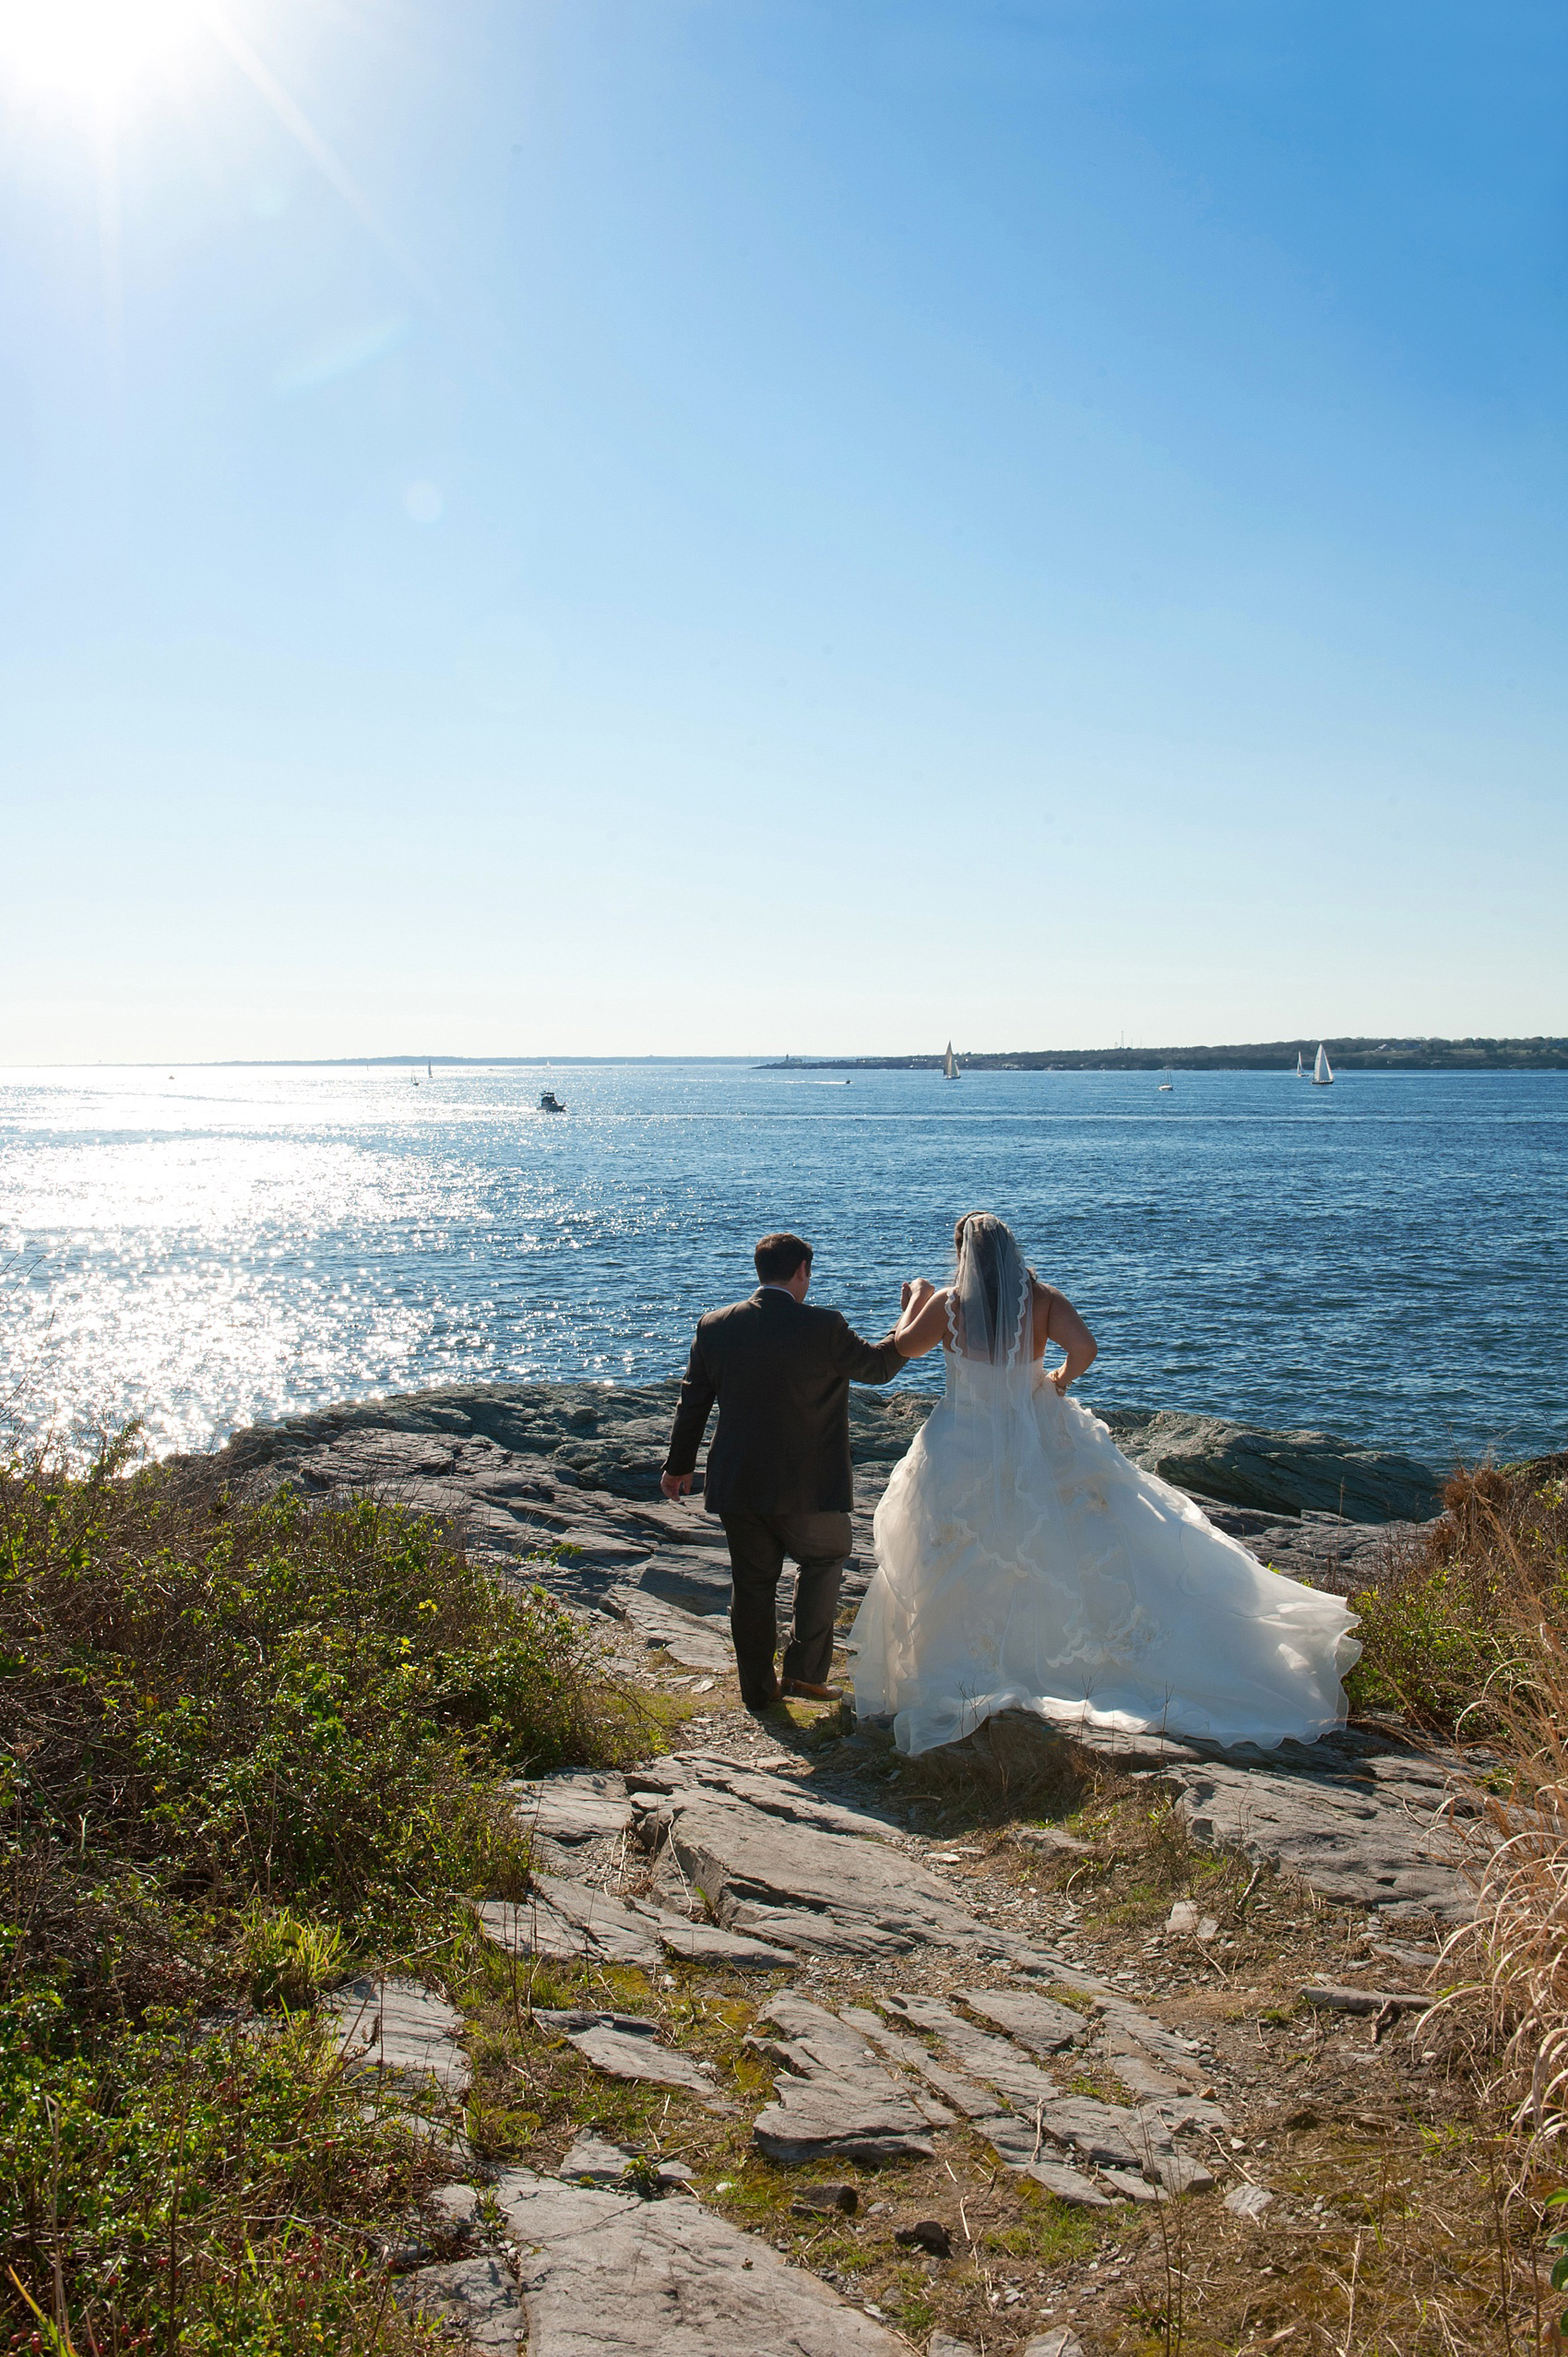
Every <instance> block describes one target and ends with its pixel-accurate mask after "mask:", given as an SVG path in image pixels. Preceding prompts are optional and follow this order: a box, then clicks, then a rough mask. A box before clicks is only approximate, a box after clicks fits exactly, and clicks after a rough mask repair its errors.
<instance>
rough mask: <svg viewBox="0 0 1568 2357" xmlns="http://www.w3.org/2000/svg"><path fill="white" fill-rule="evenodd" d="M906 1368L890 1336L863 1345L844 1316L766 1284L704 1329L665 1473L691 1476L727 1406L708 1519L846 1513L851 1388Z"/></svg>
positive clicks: (711, 1473)
mask: <svg viewBox="0 0 1568 2357" xmlns="http://www.w3.org/2000/svg"><path fill="white" fill-rule="evenodd" d="M905 1364H906V1361H905V1359H904V1356H903V1353H902V1352H901V1351H900V1350H899V1349H898V1347H897V1343H896V1342H894V1340H893V1339H892V1338H891V1336H889V1337H888V1339H886V1340H885V1341H884V1342H864V1341H862V1340H861V1337H860V1336H859V1335H858V1334H857V1333H856V1332H855V1331H854V1329H853V1328H852V1327H850V1325H849V1321H848V1320H847V1319H846V1318H845V1317H843V1316H842V1315H840V1313H839V1312H838V1311H837V1310H836V1309H818V1308H817V1307H816V1306H815V1304H814V1303H811V1302H798V1301H796V1300H795V1298H794V1296H793V1295H792V1294H790V1293H785V1292H779V1291H778V1288H777V1287H772V1286H759V1287H758V1288H757V1291H756V1292H754V1294H753V1295H752V1297H751V1299H750V1300H749V1301H744V1302H732V1303H731V1305H730V1307H729V1308H728V1309H716V1310H710V1311H709V1312H708V1315H707V1316H706V1317H705V1318H704V1319H703V1321H702V1323H701V1325H700V1326H699V1327H697V1332H696V1339H695V1342H694V1343H693V1344H692V1355H691V1358H690V1359H689V1360H688V1362H687V1364H686V1373H685V1376H684V1379H683V1382H682V1385H681V1397H680V1399H679V1401H678V1403H677V1405H676V1409H675V1427H674V1430H673V1432H672V1433H671V1435H670V1454H669V1457H668V1458H666V1460H665V1466H664V1470H665V1471H666V1472H667V1473H689V1472H691V1470H693V1468H694V1467H695V1464H696V1461H697V1450H698V1448H699V1447H700V1446H701V1445H702V1436H703V1433H704V1430H705V1429H706V1427H707V1415H708V1410H709V1409H710V1408H711V1407H712V1405H713V1403H714V1401H715V1400H716V1399H717V1400H718V1402H719V1429H718V1431H717V1432H716V1433H715V1434H714V1435H713V1446H712V1447H711V1448H710V1449H709V1450H708V1453H707V1481H706V1482H705V1485H704V1499H703V1502H704V1504H705V1505H706V1506H707V1510H708V1512H709V1513H710V1514H729V1513H746V1512H749V1513H752V1514H848V1513H849V1509H850V1507H851V1506H852V1504H853V1502H854V1494H853V1489H852V1486H851V1480H852V1477H851V1474H850V1470H849V1386H850V1384H851V1383H886V1382H888V1381H889V1380H890V1379H891V1378H892V1377H893V1376H894V1375H897V1372H898V1370H899V1368H900V1367H901V1366H903V1365H905Z"/></svg>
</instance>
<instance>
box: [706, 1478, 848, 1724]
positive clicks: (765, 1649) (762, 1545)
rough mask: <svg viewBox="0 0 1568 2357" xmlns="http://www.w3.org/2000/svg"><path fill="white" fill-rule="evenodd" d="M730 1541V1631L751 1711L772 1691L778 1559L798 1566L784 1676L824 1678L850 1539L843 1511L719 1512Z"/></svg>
mask: <svg viewBox="0 0 1568 2357" xmlns="http://www.w3.org/2000/svg"><path fill="white" fill-rule="evenodd" d="M720 1520H721V1521H722V1522H723V1525H724V1535H725V1537H726V1538H727V1539H728V1540H729V1542H730V1570H731V1582H732V1585H731V1598H730V1631H731V1636H732V1637H733V1638H734V1640H735V1666H736V1668H737V1670H738V1671H739V1673H740V1678H741V1698H742V1701H743V1702H744V1703H745V1705H746V1707H747V1708H748V1709H752V1710H757V1709H760V1708H763V1706H764V1705H765V1704H766V1703H767V1702H769V1701H771V1700H772V1697H773V1683H774V1673H773V1657H774V1653H775V1650H776V1649H777V1646H778V1621H777V1615H776V1613H775V1608H774V1600H775V1596H776V1593H777V1590H778V1577H779V1574H780V1573H781V1572H782V1570H783V1568H784V1558H785V1556H786V1555H790V1556H792V1557H793V1558H794V1560H795V1562H796V1564H797V1565H799V1570H798V1572H797V1575H796V1579H795V1616H794V1617H795V1625H794V1630H793V1633H792V1635H791V1637H790V1642H789V1644H788V1645H787V1646H786V1647H785V1649H784V1662H783V1675H784V1676H785V1677H786V1678H800V1679H802V1681H803V1682H804V1683H805V1684H807V1685H814V1686H819V1685H826V1683H827V1679H828V1674H829V1673H830V1672H831V1670H832V1668H833V1631H834V1628H835V1625H837V1618H838V1583H839V1579H840V1577H841V1575H842V1573H843V1569H844V1563H845V1559H846V1557H847V1556H848V1554H849V1548H850V1545H851V1542H852V1539H851V1532H850V1529H849V1516H848V1515H847V1514H747V1513H733V1514H726V1515H722V1516H721V1517H720Z"/></svg>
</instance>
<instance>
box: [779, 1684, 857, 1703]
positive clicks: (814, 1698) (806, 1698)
mask: <svg viewBox="0 0 1568 2357" xmlns="http://www.w3.org/2000/svg"><path fill="white" fill-rule="evenodd" d="M781 1691H782V1692H783V1693H785V1694H790V1695H793V1696H795V1698H796V1699H797V1701H800V1702H842V1701H843V1699H844V1697H843V1696H842V1694H841V1693H840V1692H839V1690H838V1688H837V1686H814V1685H809V1684H807V1682H806V1680H805V1679H804V1678H786V1679H785V1681H784V1684H783V1686H782V1689H781Z"/></svg>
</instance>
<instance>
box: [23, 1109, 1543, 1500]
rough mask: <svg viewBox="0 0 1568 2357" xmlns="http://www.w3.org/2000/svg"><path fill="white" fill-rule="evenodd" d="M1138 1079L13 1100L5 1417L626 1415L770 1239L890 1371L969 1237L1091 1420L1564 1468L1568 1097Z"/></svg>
mask: <svg viewBox="0 0 1568 2357" xmlns="http://www.w3.org/2000/svg"><path fill="white" fill-rule="evenodd" d="M1159 1077H1160V1076H1159V1075H1158V1074H1156V1073H1152V1072H1151V1073H974V1072H970V1073H966V1074H965V1075H964V1077H962V1079H960V1080H958V1081H956V1082H946V1081H944V1080H943V1079H942V1078H941V1077H940V1076H939V1075H938V1074H935V1073H905V1072H889V1073H857V1074H856V1075H855V1076H854V1077H853V1080H852V1083H851V1084H850V1085H849V1086H846V1085H845V1083H844V1081H843V1079H842V1077H838V1076H833V1075H829V1074H826V1073H817V1074H811V1073H805V1072H802V1071H799V1070H796V1071H788V1072H767V1071H764V1070H759V1069H757V1068H756V1067H754V1066H753V1065H744V1064H728V1063H724V1064H719V1063H694V1064H656V1065H649V1064H631V1065H602V1064H601V1065H570V1064H556V1065H552V1066H545V1065H539V1066H530V1067H527V1068H506V1067H503V1068H497V1069H469V1068H463V1067H446V1068H445V1069H444V1068H443V1067H441V1066H440V1065H437V1066H436V1068H435V1072H434V1077H432V1078H427V1077H426V1075H425V1072H424V1069H423V1066H422V1065H421V1066H419V1067H417V1080H416V1077H415V1076H414V1074H411V1073H410V1071H409V1070H407V1069H402V1070H388V1069H375V1070H368V1071H367V1070H364V1069H362V1068H359V1067H352V1068H347V1069H343V1068H339V1069H334V1070H330V1071H325V1070H310V1069H289V1068H279V1069H266V1070H263V1069H244V1068H232V1067H229V1068H207V1069H196V1070H177V1071H173V1072H170V1071H169V1070H168V1069H167V1068H166V1067H160V1068H157V1069H126V1068H113V1067H103V1066H100V1067H97V1068H92V1069H82V1068H76V1069H70V1070H60V1071H40V1070H35V1071H13V1072H10V1073H7V1074H0V1241H3V1245H4V1251H5V1254H6V1261H5V1266H4V1268H3V1270H0V1315H3V1317H4V1321H5V1351H6V1374H5V1375H4V1377H3V1378H0V1393H3V1394H5V1395H6V1397H7V1398H8V1399H9V1400H10V1403H11V1406H10V1414H11V1417H12V1419H13V1421H19V1422H20V1423H21V1424H22V1426H23V1428H24V1429H30V1430H35V1431H36V1430H38V1429H40V1428H42V1426H44V1425H46V1424H48V1423H51V1422H53V1423H56V1424H65V1425H70V1424H72V1423H80V1421H81V1420H83V1419H88V1420H97V1421H101V1422H102V1423H107V1424H111V1425H113V1424H117V1423H121V1422H123V1421H124V1420H125V1419H126V1418H128V1417H131V1416H139V1417H141V1418H142V1419H143V1421H144V1423H145V1426H146V1429H147V1432H148V1435H149V1437H150V1438H151V1439H152V1441H153V1443H154V1444H155V1446H158V1447H159V1448H160V1449H168V1448H172V1447H177V1446H187V1447H188V1446H203V1445H206V1444H208V1443H209V1442H212V1441H214V1440H219V1439H221V1438H222V1437H223V1436H224V1435H225V1434H228V1433H229V1432H230V1431H232V1429H234V1428H235V1427H236V1426H238V1425H242V1424H245V1423H250V1422H252V1421H253V1420H254V1419H255V1418H258V1417H272V1416H277V1415H281V1414H286V1413H288V1412H289V1411H293V1410H298V1409H302V1408H309V1407H317V1406H321V1405H323V1404H325V1403H326V1402H327V1401H329V1400H335V1399H356V1398H363V1397H365V1396H367V1395H369V1394H371V1393H375V1392H384V1391H398V1390H410V1389H414V1388H417V1387H424V1386H427V1385H432V1384H441V1383H452V1382H462V1381H474V1380H483V1381H508V1380H523V1379H527V1378H529V1377H552V1378H574V1379H578V1380H581V1379H585V1378H586V1379H589V1380H594V1381H599V1382H604V1383H635V1382H646V1381H648V1380H650V1379H653V1378H655V1377H658V1376H662V1375H671V1374H673V1373H676V1372H678V1371H679V1369H680V1367H681V1366H682V1364H683V1361H684V1356H685V1351H686V1346H687V1343H688V1340H689V1339H690V1334H691V1329H692V1327H693V1325H694V1323H695V1319H696V1318H697V1316H698V1315H699V1314H700V1313H701V1312H702V1311H703V1310H704V1309H707V1308H709V1307H712V1306H715V1305H716V1304H718V1303H722V1302H726V1301H731V1300H733V1299H735V1298H736V1297H737V1296H738V1295H740V1294H742V1293H744V1292H749V1291H750V1289H751V1286H752V1283H753V1281H754V1280H753V1277H752V1270H751V1262H750V1255H751V1247H752V1244H754V1241H755V1239H756V1237H757V1236H758V1235H759V1234H760V1233H762V1232H763V1231H764V1230H765V1229H768V1228H775V1227H790V1228H795V1229H797V1230H799V1231H800V1232H802V1234H804V1235H806V1236H808V1237H809V1238H810V1239H811V1241H812V1242H813V1244H814V1246H815V1247H816V1263H815V1275H814V1285H813V1293H814V1298H815V1299H818V1300H821V1301H824V1302H831V1303H837V1305H838V1306H839V1307H840V1308H842V1309H843V1310H844V1311H845V1312H846V1313H847V1315H849V1318H850V1319H851V1320H852V1321H853V1322H854V1323H855V1324H856V1325H857V1326H858V1327H860V1328H861V1331H862V1332H863V1333H866V1334H868V1335H871V1336H879V1335H881V1334H883V1333H885V1331H886V1329H887V1327H888V1326H889V1324H890V1323H891V1322H892V1319H893V1318H894V1316H895V1315H896V1314H897V1306H898V1282H899V1280H900V1278H902V1277H905V1276H910V1275H914V1274H917V1273H921V1272H923V1273H924V1274H926V1275H928V1276H930V1277H932V1278H933V1279H934V1280H938V1281H940V1280H942V1279H943V1278H944V1275H945V1274H946V1272H947V1269H948V1267H949V1265H950V1259H951V1243H952V1227H953V1221H954V1220H955V1218H956V1216H957V1215H958V1214H959V1213H961V1212H963V1211H967V1210H972V1209H978V1208H987V1209H993V1210H996V1211H1000V1212H1001V1213H1002V1214H1003V1215H1004V1217H1005V1218H1007V1219H1008V1220H1012V1221H1013V1223H1014V1224H1015V1226H1016V1228H1017V1231H1018V1232H1019V1235H1020V1236H1021V1238H1022V1239H1023V1241H1024V1244H1025V1248H1026V1250H1027V1252H1028V1256H1029V1258H1030V1260H1031V1261H1032V1262H1033V1264H1034V1267H1035V1268H1036V1269H1037V1270H1038V1271H1039V1274H1040V1276H1042V1277H1043V1278H1046V1279H1048V1280H1050V1281H1051V1283H1053V1284H1057V1285H1060V1286H1061V1287H1062V1289H1063V1291H1064V1292H1066V1293H1067V1294H1068V1295H1069V1296H1070V1297H1071V1298H1072V1300H1073V1301H1074V1302H1075V1303H1076V1305H1077V1307H1078V1308H1079V1309H1080V1310H1081V1311H1082V1313H1083V1315H1085V1317H1086V1318H1087V1320H1088V1323H1089V1325H1090V1326H1091V1327H1093V1329H1094V1331H1095V1333H1096V1335H1097V1337H1098V1338H1099V1346H1100V1357H1099V1363H1098V1365H1097V1366H1096V1367H1095V1369H1094V1371H1093V1373H1092V1375H1090V1376H1089V1378H1088V1380H1087V1384H1086V1386H1085V1397H1086V1398H1087V1399H1089V1400H1090V1402H1091V1403H1098V1404H1099V1405H1102V1406H1106V1405H1114V1406H1122V1407H1144V1406H1161V1407H1184V1408H1199V1409H1204V1410H1206V1411H1210V1412H1212V1413H1215V1414H1218V1415H1223V1416H1229V1417H1236V1418H1244V1419H1247V1420H1250V1421H1253V1422H1256V1423H1262V1424H1265V1425H1273V1426H1282V1425H1296V1424H1311V1425H1317V1426H1321V1427H1325V1428H1327V1429H1328V1430H1330V1431H1333V1432H1338V1433H1341V1434H1348V1435H1350V1436H1352V1437H1356V1438H1361V1439H1366V1440H1369V1441H1372V1442H1374V1443H1376V1444H1377V1445H1379V1446H1385V1447H1401V1448H1407V1449H1409V1450H1410V1451H1412V1452H1413V1453H1415V1454H1416V1455H1418V1456H1420V1457H1423V1458H1426V1459H1427V1460H1428V1461H1429V1462H1431V1463H1432V1464H1435V1465H1439V1466H1443V1465H1445V1464H1447V1463H1449V1462H1450V1461H1452V1459H1453V1458H1454V1457H1455V1455H1456V1454H1461V1455H1469V1454H1474V1453H1475V1452H1478V1451H1479V1450H1480V1449H1482V1448H1486V1447H1492V1448H1494V1449H1496V1450H1497V1451H1498V1452H1499V1453H1500V1454H1502V1455H1504V1456H1509V1455H1520V1454H1524V1453H1526V1452H1533V1451H1537V1450H1542V1449H1546V1448H1550V1447H1561V1446H1563V1445H1564V1426H1565V1423H1568V1416H1565V1414H1564V1407H1563V1382H1562V1374H1563V1355H1564V1351H1563V1335H1564V1328H1565V1323H1568V1317H1565V1313H1568V1250H1565V1242H1564V1236H1565V1229H1568V1212H1565V1208H1564V1207H1565V1204H1568V1186H1565V1181H1568V1169H1565V1157H1568V1076H1565V1075H1561V1074H1552V1073H1539V1074H1516V1073H1496V1074H1486V1073H1479V1074H1477V1073H1420V1074H1403V1073H1400V1074H1392V1073H1377V1074H1360V1073H1353V1074H1347V1075H1345V1076H1342V1077H1340V1079H1339V1080H1338V1081H1337V1083H1336V1086H1335V1087H1334V1088H1333V1089H1313V1088H1312V1087H1310V1086H1309V1085H1307V1084H1306V1083H1305V1082H1303V1081H1301V1080H1298V1079H1297V1078H1296V1077H1295V1076H1294V1075H1293V1074H1289V1073H1184V1072H1178V1073H1177V1074H1176V1076H1175V1085H1174V1088H1173V1089H1171V1090H1170V1093H1168V1094H1161V1093H1159V1092H1158V1089H1157V1082H1158V1078H1159ZM546 1087H549V1088H552V1089H554V1090H555V1091H556V1093H557V1094H558V1095H559V1096H560V1097H561V1099H562V1100H563V1101H564V1103H565V1106H566V1108H567V1110H566V1112H565V1113H564V1114H550V1113H541V1112H540V1111H539V1109H538V1107H539V1097H540V1090H541V1089H543V1088H546ZM903 1380H904V1381H905V1382H906V1383H909V1384H913V1385H916V1386H920V1387H929V1386H931V1385H933V1384H939V1383H940V1380H941V1371H940V1362H939V1361H937V1360H931V1359H928V1360H922V1361H921V1362H919V1363H917V1364H916V1365H914V1366H912V1367H911V1368H910V1369H909V1372H908V1374H907V1375H905V1376H904V1377H903Z"/></svg>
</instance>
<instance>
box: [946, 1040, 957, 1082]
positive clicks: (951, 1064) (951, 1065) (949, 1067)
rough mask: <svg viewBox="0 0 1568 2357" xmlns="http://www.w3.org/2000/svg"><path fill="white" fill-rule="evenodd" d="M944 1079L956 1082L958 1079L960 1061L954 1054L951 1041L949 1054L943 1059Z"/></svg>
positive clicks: (948, 1049)
mask: <svg viewBox="0 0 1568 2357" xmlns="http://www.w3.org/2000/svg"><path fill="white" fill-rule="evenodd" d="M942 1077H943V1078H944V1080H956V1078H957V1077H958V1059H957V1057H956V1055H955V1054H954V1053H953V1042H952V1041H951V1040H949V1041H948V1042H947V1053H946V1054H945V1055H944V1057H943V1059H942Z"/></svg>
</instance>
